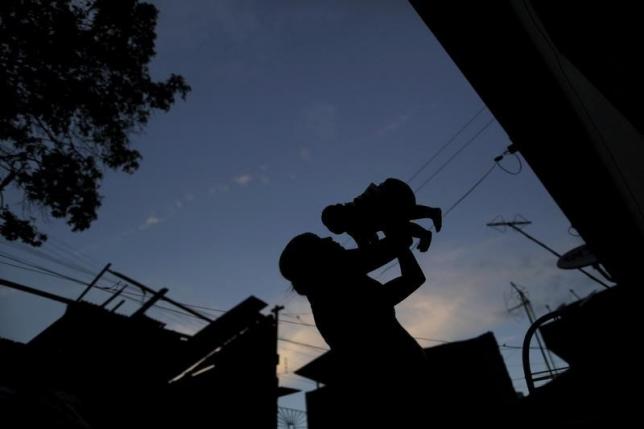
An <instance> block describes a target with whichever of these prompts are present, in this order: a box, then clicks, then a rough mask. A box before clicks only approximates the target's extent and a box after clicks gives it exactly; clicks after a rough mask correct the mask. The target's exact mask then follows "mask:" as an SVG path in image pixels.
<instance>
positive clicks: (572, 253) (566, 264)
mask: <svg viewBox="0 0 644 429" xmlns="http://www.w3.org/2000/svg"><path fill="white" fill-rule="evenodd" d="M597 263H599V260H597V257H596V256H595V255H594V254H593V252H591V251H590V249H589V248H588V246H586V245H585V244H582V245H581V246H578V247H575V248H574V249H572V250H569V251H567V252H566V253H564V254H563V255H561V257H560V258H559V260H558V261H557V267H559V268H561V269H563V270H575V269H577V268H583V267H587V266H588V265H595V264H597Z"/></svg>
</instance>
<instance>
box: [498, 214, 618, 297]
mask: <svg viewBox="0 0 644 429" xmlns="http://www.w3.org/2000/svg"><path fill="white" fill-rule="evenodd" d="M531 223H532V222H530V221H527V220H526V221H512V222H490V223H488V224H487V226H489V227H495V226H508V227H510V228H512V229H513V230H515V231H516V232H518V233H519V234H521V235H523V236H524V237H526V238H527V239H529V240H530V241H533V242H534V243H537V244H538V245H539V246H541V247H542V248H544V249H546V250H547V251H548V252H550V253H552V254H553V255H555V256H556V257H557V258H561V254H560V253H558V252H556V251H554V250H553V249H552V248H551V247H548V246H546V245H545V244H544V243H543V242H541V241H539V240H537V239H536V238H534V237H533V236H531V235H530V234H528V233H527V232H525V231H524V230H522V229H521V228H519V227H518V226H522V225H530V224H531ZM577 270H579V271H581V272H582V273H583V274H584V275H585V276H586V277H588V278H590V279H591V280H593V281H595V282H597V283H599V284H600V285H602V286H603V287H605V288H606V289H609V288H610V286H609V285H607V284H606V283H604V282H603V281H601V280H600V279H598V278H597V277H595V276H593V275H592V274H590V273H589V272H588V271H586V270H584V269H583V268H577Z"/></svg>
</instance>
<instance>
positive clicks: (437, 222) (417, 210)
mask: <svg viewBox="0 0 644 429" xmlns="http://www.w3.org/2000/svg"><path fill="white" fill-rule="evenodd" d="M409 218H410V219H425V218H429V219H431V220H432V222H434V228H436V232H439V231H440V230H441V228H442V227H443V212H442V210H441V209H440V208H439V207H428V206H421V205H420V204H419V205H417V206H415V207H414V208H413V209H412V210H411V213H410V216H409Z"/></svg>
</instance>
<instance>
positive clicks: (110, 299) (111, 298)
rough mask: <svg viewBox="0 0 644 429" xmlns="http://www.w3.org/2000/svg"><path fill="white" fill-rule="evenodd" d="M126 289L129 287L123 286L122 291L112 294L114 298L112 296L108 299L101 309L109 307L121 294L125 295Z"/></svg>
mask: <svg viewBox="0 0 644 429" xmlns="http://www.w3.org/2000/svg"><path fill="white" fill-rule="evenodd" d="M126 287H127V285H123V286H121V289H119V290H118V291H117V292H116V293H114V294H112V296H110V297H109V298H108V299H107V301H105V302H104V303H103V304H101V308H105V307H107V304H109V303H110V302H112V301H114V299H115V298H117V297H118V296H119V295H120V294H121V293H123V291H124V290H125V288H126Z"/></svg>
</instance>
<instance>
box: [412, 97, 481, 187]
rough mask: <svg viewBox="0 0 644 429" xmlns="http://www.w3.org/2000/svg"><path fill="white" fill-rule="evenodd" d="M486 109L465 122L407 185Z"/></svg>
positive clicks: (413, 175) (416, 172)
mask: <svg viewBox="0 0 644 429" xmlns="http://www.w3.org/2000/svg"><path fill="white" fill-rule="evenodd" d="M485 109H486V108H485V106H483V107H481V109H480V110H479V111H478V112H476V113H475V114H474V116H472V117H471V118H470V120H468V121H467V122H465V124H463V125H462V126H461V128H459V129H458V131H456V133H454V134H453V135H452V137H450V138H449V140H447V142H446V143H445V144H443V146H441V147H440V148H439V149H438V150H437V151H436V152H434V154H433V155H432V156H431V157H430V158H429V159H428V160H427V161H425V162H424V163H423V164H422V165H421V166H420V167H419V168H418V169H417V170H416V171H415V172H414V174H412V175H411V177H409V179H407V183H410V182H411V181H412V180H414V179H415V178H416V176H418V175H419V174H420V173H421V172H422V171H423V170H424V169H425V168H427V166H428V165H429V164H430V163H431V162H432V161H433V160H434V159H436V157H438V155H440V154H441V153H442V152H443V150H445V148H447V146H449V145H450V144H451V143H452V142H454V140H456V138H457V137H458V136H459V135H461V133H462V132H463V131H465V129H466V128H467V127H468V126H469V125H470V124H471V123H472V122H474V120H475V119H476V118H478V116H479V115H480V114H481V113H483V111H485Z"/></svg>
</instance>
